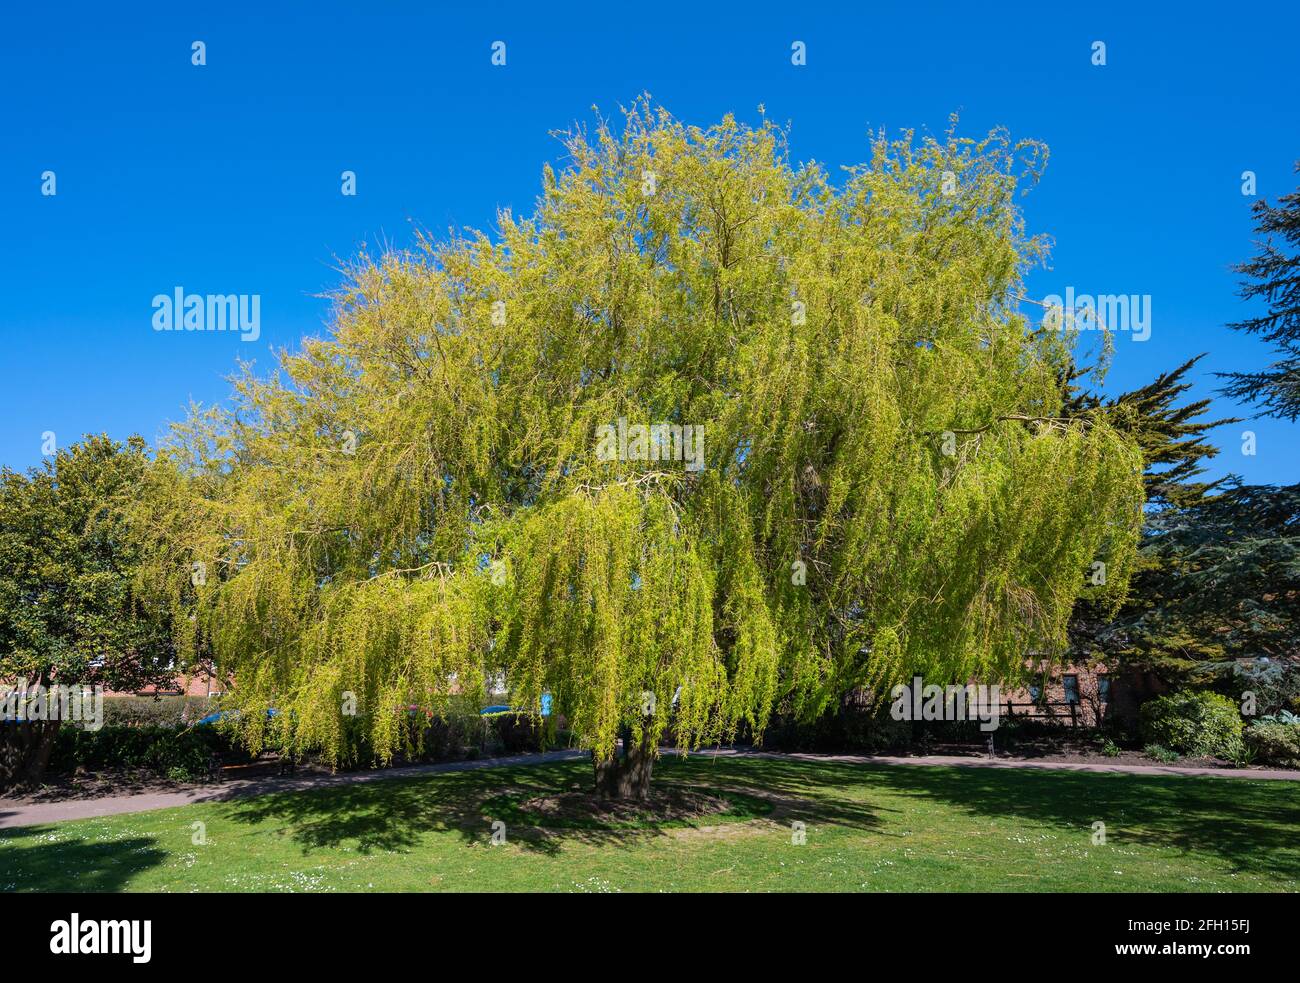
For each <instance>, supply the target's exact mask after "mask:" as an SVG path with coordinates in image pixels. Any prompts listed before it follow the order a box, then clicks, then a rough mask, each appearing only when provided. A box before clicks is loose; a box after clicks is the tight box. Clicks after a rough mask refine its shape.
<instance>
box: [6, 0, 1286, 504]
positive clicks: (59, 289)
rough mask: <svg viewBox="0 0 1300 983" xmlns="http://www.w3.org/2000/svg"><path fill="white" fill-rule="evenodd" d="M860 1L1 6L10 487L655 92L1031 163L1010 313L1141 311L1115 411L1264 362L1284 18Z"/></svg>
mask: <svg viewBox="0 0 1300 983" xmlns="http://www.w3.org/2000/svg"><path fill="white" fill-rule="evenodd" d="M469 6H470V5H459V7H460V8H464V7H469ZM824 6H825V7H827V8H829V7H830V5H824ZM853 6H854V9H853V11H852V12H847V11H833V10H830V9H826V10H823V9H821V7H822V5H817V4H811V3H792V4H781V5H771V6H764V5H761V4H757V5H756V4H744V5H736V6H735V7H734V8H731V9H714V5H711V4H703V3H694V4H673V3H653V4H641V3H628V4H621V5H620V4H600V5H590V6H587V5H584V6H580V7H573V8H566V7H564V6H562V5H534V4H528V5H509V4H485V5H476V6H475V9H474V10H473V11H466V10H465V9H454V10H452V9H448V10H440V9H437V8H436V7H435V6H434V5H431V4H427V3H419V4H417V3H393V2H371V3H366V4H360V3H354V4H341V3H331V2H314V3H311V4H306V3H282V4H270V3H259V4H241V3H222V4H206V3H186V4H174V3H172V4H158V5H152V4H127V5H105V4H102V3H95V4H89V3H87V4H63V3H50V4H45V5H41V6H39V7H37V6H35V5H23V6H22V7H21V8H18V7H16V6H15V7H14V8H12V9H10V10H8V11H6V15H5V25H4V28H5V29H4V31H3V36H2V37H0V56H2V57H0V92H3V93H4V95H3V97H2V99H3V101H2V102H0V147H3V153H0V216H3V233H4V234H3V235H0V286H3V288H4V289H3V302H2V303H0V338H2V339H3V342H4V345H3V349H2V350H3V352H4V359H3V363H0V420H2V421H3V424H2V425H0V464H4V465H7V466H9V467H13V468H26V467H29V466H31V465H33V464H36V463H37V462H38V461H39V460H40V457H41V443H42V434H43V433H44V432H45V431H53V432H54V433H55V434H56V435H57V440H58V442H59V443H60V444H61V445H62V444H66V443H68V442H71V441H72V440H75V439H76V438H77V437H78V436H80V435H81V434H82V433H85V432H100V431H105V432H107V433H109V434H111V435H113V436H116V437H125V436H126V435H128V434H130V433H133V432H138V433H141V434H143V435H144V436H145V437H146V438H147V439H148V440H150V441H151V442H152V441H153V440H154V439H156V437H157V436H158V434H159V433H160V432H161V431H162V430H163V428H164V427H165V425H166V423H167V421H169V420H174V419H177V418H179V417H180V416H181V415H183V413H184V408H185V406H186V405H187V404H188V403H189V401H190V400H191V399H194V400H199V401H204V402H210V401H214V400H219V399H221V398H223V397H224V396H225V394H226V393H227V391H228V388H227V384H226V382H225V381H224V377H225V376H226V375H227V374H228V373H229V372H230V371H231V370H232V369H233V367H234V365H235V360H236V359H237V358H246V359H247V358H253V359H255V360H256V361H257V363H258V365H259V366H261V367H264V368H268V369H269V367H270V365H271V353H272V350H273V349H278V348H281V347H284V346H295V345H296V344H297V342H298V341H299V339H300V338H302V337H303V336H304V335H308V334H316V333H320V332H321V331H322V330H323V327H324V320H325V315H326V313H327V304H326V302H325V301H323V300H321V299H319V298H318V296H317V295H318V294H320V293H321V292H322V291H325V290H328V289H330V288H332V287H333V286H336V285H337V283H338V277H337V274H336V273H335V272H334V270H333V268H332V267H333V263H334V259H335V257H346V256H349V255H351V254H353V253H355V252H356V250H357V248H358V246H359V245H360V244H361V243H362V242H364V241H368V242H370V243H375V242H376V241H380V240H382V239H384V238H387V239H388V240H390V241H392V242H393V243H395V244H397V245H406V244H409V243H410V241H411V238H412V229H413V228H414V227H415V226H422V227H425V228H428V229H431V230H435V231H440V230H444V229H447V228H449V227H453V226H454V227H462V226H474V227H490V226H491V224H492V221H493V216H494V215H495V212H496V209H497V208H498V207H506V206H508V207H512V208H514V209H515V210H516V211H520V212H525V211H528V210H529V209H530V208H531V206H532V203H533V201H534V198H535V196H536V193H537V189H538V188H539V186H540V174H541V166H542V163H543V161H545V160H555V159H557V158H558V156H559V146H558V144H557V143H556V141H555V140H554V138H552V137H551V136H550V135H549V133H550V131H551V130H554V129H558V128H564V127H566V126H567V125H569V124H570V123H571V122H573V121H575V120H590V118H591V107H592V106H593V105H595V106H599V107H600V108H601V109H602V110H603V111H605V112H606V113H607V114H612V113H614V112H615V111H616V110H617V108H618V106H619V105H620V104H621V103H627V102H629V101H631V100H632V99H633V98H634V97H636V96H637V95H638V94H639V93H641V92H643V91H648V92H649V93H650V94H651V95H652V96H653V97H654V99H655V100H656V101H657V102H660V103H662V104H663V105H665V106H666V107H667V108H668V109H669V110H670V111H671V112H673V113H674V114H675V115H676V116H678V117H679V118H681V119H684V120H686V121H689V122H692V123H700V124H707V123H710V122H714V121H716V120H717V119H719V118H720V117H721V116H722V115H723V114H724V113H726V112H735V113H736V114H737V115H738V116H740V117H742V118H746V119H750V120H755V119H757V113H756V109H757V107H758V105H759V104H760V103H761V104H763V105H765V107H766V109H767V114H768V116H769V117H770V118H772V119H774V120H777V121H782V122H784V121H789V123H790V124H791V148H792V152H793V154H794V156H795V157H796V159H798V160H808V159H816V160H819V161H821V162H823V163H824V164H826V165H828V166H829V167H831V168H838V167H839V166H840V165H846V164H852V163H856V162H858V161H860V160H862V159H864V158H865V157H866V155H867V149H866V148H867V135H868V133H869V132H870V131H871V130H873V129H876V128H879V127H885V128H887V129H889V130H890V131H891V132H895V131H898V130H900V129H903V128H909V127H911V128H916V129H918V130H920V129H923V128H928V129H929V130H931V131H933V132H936V133H938V132H942V131H943V129H944V128H945V126H946V122H947V117H948V115H949V113H951V112H953V111H959V112H960V113H961V116H962V132H963V133H965V134H968V135H979V134H982V133H983V132H985V131H986V130H987V129H988V128H989V127H991V126H994V125H999V124H1001V125H1005V126H1007V127H1008V128H1009V129H1010V130H1011V132H1012V134H1013V135H1014V136H1017V137H1034V138H1038V139H1041V140H1044V141H1046V142H1047V143H1048V144H1049V145H1050V147H1051V163H1050V165H1049V167H1048V170H1047V174H1046V176H1045V179H1044V181H1043V183H1042V184H1041V185H1040V186H1039V187H1038V188H1037V189H1036V190H1035V191H1034V192H1033V193H1032V194H1031V195H1030V196H1029V197H1028V198H1027V199H1026V200H1025V205H1026V215H1027V221H1028V226H1029V229H1030V230H1031V231H1035V232H1046V233H1049V234H1051V235H1052V236H1053V237H1054V239H1055V242H1056V245H1055V248H1054V251H1053V258H1052V268H1051V269H1050V270H1044V271H1038V272H1036V273H1035V274H1034V275H1033V277H1032V279H1031V281H1030V289H1031V293H1033V294H1034V295H1036V296H1043V295H1046V294H1051V293H1064V291H1065V288H1066V287H1067V286H1073V287H1074V288H1075V290H1076V291H1078V292H1079V293H1126V294H1139V295H1150V297H1151V306H1152V331H1151V337H1150V339H1149V340H1147V341H1145V342H1135V341H1132V340H1130V339H1129V338H1128V337H1120V338H1119V339H1118V341H1117V345H1118V351H1117V355H1116V359H1115V364H1114V366H1113V368H1112V370H1111V373H1110V376H1109V379H1108V382H1107V384H1108V388H1111V389H1118V388H1130V387H1133V386H1136V385H1141V384H1142V383H1144V382H1146V381H1148V380H1149V379H1150V378H1152V377H1153V376H1154V375H1155V374H1156V373H1158V372H1159V371H1161V370H1164V369H1167V368H1171V367H1173V366H1175V365H1177V364H1178V363H1179V362H1180V361H1182V360H1183V359H1184V358H1186V357H1188V356H1190V355H1193V354H1196V353H1198V352H1201V351H1208V352H1210V355H1209V357H1208V358H1207V359H1205V361H1204V362H1203V363H1202V368H1203V371H1202V372H1201V373H1200V375H1199V376H1198V384H1197V390H1196V391H1197V393H1198V394H1199V395H1211V394H1212V393H1213V390H1214V389H1215V387H1216V385H1217V384H1218V383H1217V381H1216V380H1215V379H1214V378H1213V377H1212V375H1211V373H1212V372H1213V371H1214V370H1216V369H1217V370H1232V369H1237V370H1241V369H1251V368H1258V367H1260V366H1263V365H1264V364H1266V363H1267V361H1268V360H1269V358H1270V352H1269V350H1268V348H1267V347H1266V346H1265V345H1262V344H1261V343H1259V342H1258V341H1256V340H1254V339H1251V338H1248V337H1244V336H1241V335H1239V334H1238V333H1236V332H1232V331H1229V330H1227V329H1226V328H1225V327H1224V325H1225V323H1227V322H1229V321H1232V320H1236V319H1238V318H1240V317H1242V316H1243V315H1244V314H1246V313H1248V312H1249V311H1250V308H1249V307H1247V306H1246V305H1245V304H1244V303H1243V302H1242V301H1240V300H1239V299H1238V298H1237V297H1236V293H1235V291H1236V277H1235V275H1234V274H1233V273H1232V272H1231V271H1230V269H1229V266H1230V264H1232V263H1233V262H1236V261H1239V260H1242V259H1245V258H1247V256H1248V255H1249V254H1250V253H1251V251H1252V248H1251V235H1252V234H1251V221H1250V214H1249V206H1250V204H1251V202H1252V201H1253V200H1254V199H1252V198H1249V197H1245V196H1243V195H1242V193H1241V183H1242V181H1241V174H1242V172H1243V171H1246V170H1250V171H1254V172H1255V174H1256V175H1257V182H1258V191H1259V194H1260V195H1263V196H1267V197H1269V198H1270V199H1271V198H1275V197H1276V196H1277V195H1278V194H1282V193H1285V192H1287V191H1289V190H1293V189H1294V188H1295V186H1296V183H1297V177H1296V175H1295V174H1294V173H1293V171H1292V164H1293V161H1294V160H1295V159H1296V158H1300V99H1297V95H1300V91H1298V89H1300V86H1298V85H1297V77H1300V71H1298V68H1300V66H1298V65H1297V60H1298V59H1297V55H1296V53H1295V47H1294V46H1295V39H1296V37H1297V36H1300V13H1297V10H1298V9H1300V8H1297V7H1296V6H1295V5H1294V4H1289V5H1288V4H1282V3H1277V4H1272V3H1256V4H1249V5H1234V6H1227V7H1225V8H1224V10H1223V11H1222V12H1218V13H1211V12H1209V11H1201V10H1195V9H1191V8H1189V7H1187V6H1183V5H1179V6H1178V7H1172V6H1171V7H1170V8H1169V10H1168V11H1166V12H1160V11H1152V12H1147V11H1144V10H1143V9H1142V8H1141V5H1138V4H1132V3H1127V4H1113V5H1112V4H1093V3H1090V4H1087V5H1079V6H1080V7H1081V8H1083V9H1081V10H1080V11H1079V12H1067V11H1059V10H1055V9H1052V5H1043V4H1034V5H1032V6H1031V5H1023V7H1022V8H1021V9H1019V10H1018V11H1017V10H1016V9H1015V5H1008V4H999V5H996V7H989V6H987V5H974V4H962V5H960V6H958V5H927V4H922V3H917V2H912V3H905V4H888V5H881V4H871V5H866V4H862V5H853ZM1193 6H1194V7H1195V6H1200V5H1193ZM1288 8H1289V9H1288ZM195 40H201V41H203V42H204V43H205V44H206V46H207V64H206V65H205V66H203V67H195V66H193V65H191V43H192V42H193V41H195ZM497 40H501V41H504V42H506V45H507V48H506V51H507V64H506V66H505V67H494V66H493V65H492V64H491V62H490V58H491V45H492V43H493V42H494V41H497ZM796 40H799V41H803V42H805V44H806V46H807V65H806V66H804V67H795V66H793V65H791V60H790V46H791V43H792V42H793V41H796ZM1094 41H1103V42H1105V44H1106V62H1107V64H1106V65H1105V66H1104V67H1096V66H1094V65H1092V64H1091V55H1092V44H1093V42H1094ZM47 170H51V171H54V172H55V174H56V180H57V192H58V193H57V195H55V196H53V197H46V196H43V195H42V194H41V175H42V172H44V171H47ZM344 170H352V171H354V172H356V175H357V191H358V193H357V195H356V196H355V197H344V196H343V195H341V194H340V174H341V172H342V171H344ZM177 285H180V286H183V287H185V288H186V290H188V291H193V292H196V293H243V294H259V295H260V296H261V324H262V330H261V337H260V338H259V339H258V340H257V341H256V342H243V341H240V339H239V336H238V335H237V334H234V333H221V332H212V333H194V334H191V333H179V334H167V333H160V332H155V331H154V330H153V329H152V327H151V318H152V316H153V310H152V308H151V301H152V298H153V297H154V295H156V294H159V293H170V292H171V290H172V289H173V287H175V286H177ZM1216 408H1217V409H1218V411H1219V413H1220V414H1221V415H1230V414H1233V413H1236V414H1237V415H1248V414H1249V412H1250V411H1249V409H1248V408H1242V407H1238V406H1234V405H1232V404H1229V403H1227V402H1225V401H1223V400H1216ZM1246 429H1249V430H1253V431H1254V432H1255V434H1256V446H1257V452H1256V454H1255V455H1253V456H1249V455H1245V454H1243V453H1242V438H1241V432H1242V431H1243V430H1246ZM1296 437H1297V429H1296V427H1295V426H1294V425H1291V424H1287V423H1282V422H1277V421H1265V420H1257V421H1251V422H1248V423H1243V424H1238V425H1235V426H1232V427H1225V428H1223V429H1221V430H1219V431H1217V432H1216V434H1215V439H1216V441H1217V442H1218V443H1219V444H1220V446H1221V447H1222V448H1223V453H1222V454H1221V456H1220V457H1219V458H1218V459H1217V461H1216V462H1214V463H1213V465H1212V469H1213V473H1215V474H1222V473H1225V472H1228V471H1231V472H1235V473H1237V474H1240V475H1242V476H1243V477H1244V478H1245V479H1246V480H1248V481H1256V482H1288V483H1289V482H1295V481H1297V480H1300V455H1298V454H1297V451H1296Z"/></svg>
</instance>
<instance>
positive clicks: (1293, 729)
mask: <svg viewBox="0 0 1300 983" xmlns="http://www.w3.org/2000/svg"><path fill="white" fill-rule="evenodd" d="M1243 736H1244V738H1245V741H1246V747H1248V748H1250V749H1251V750H1252V751H1254V752H1255V755H1256V757H1257V759H1258V760H1259V761H1261V762H1263V763H1265V764H1270V765H1280V766H1282V767H1283V768H1300V724H1263V723H1255V724H1251V725H1250V726H1249V727H1247V728H1246V732H1245V734H1244V735H1243Z"/></svg>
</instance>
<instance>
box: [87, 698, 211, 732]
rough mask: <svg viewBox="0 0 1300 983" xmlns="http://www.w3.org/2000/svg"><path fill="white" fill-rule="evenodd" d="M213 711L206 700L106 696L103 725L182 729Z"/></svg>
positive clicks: (208, 700)
mask: <svg viewBox="0 0 1300 983" xmlns="http://www.w3.org/2000/svg"><path fill="white" fill-rule="evenodd" d="M214 709H216V707H215V701H214V700H210V699H208V698H207V697H206V696H108V697H105V698H104V724H105V725H106V726H114V727H116V726H121V727H184V726H186V725H188V724H192V723H194V722H195V721H196V720H202V719H203V718H204V717H206V716H207V715H208V714H209V713H211V712H212V711H213V710H214Z"/></svg>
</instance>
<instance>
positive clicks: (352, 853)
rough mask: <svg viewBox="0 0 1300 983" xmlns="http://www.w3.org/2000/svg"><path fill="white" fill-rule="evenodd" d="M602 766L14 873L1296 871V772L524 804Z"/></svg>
mask: <svg viewBox="0 0 1300 983" xmlns="http://www.w3.org/2000/svg"><path fill="white" fill-rule="evenodd" d="M589 781H590V767H589V766H588V765H585V764H583V763H578V762H574V763H564V764H556V765H539V766H526V767H515V768H491V769H484V770H480V771H466V772H450V773H443V774H436V775H429V776H426V777H423V778H408V779H395V780H391V781H377V782H370V783H363V784H358V785H354V786H347V787H342V788H339V787H336V788H328V789H319V790H315V791H310V792H299V793H285V794H279V795H272V796H264V797H261V798H256V799H244V800H237V801H232V802H225V803H208V804H201V805H194V806H187V807H184V808H180V809H166V810H160V811H156V812H145V813H135V814H131V815H125V816H114V817H109V818H105V819H91V820H79V821H74V822H67V823H59V824H54V825H48V826H40V827H27V828H19V829H12V830H0V890H6V891H15V890H17V891H32V890H62V891H121V890H141V891H368V890H401V891H476V890H530V891H683V890H685V891H690V890H721V891H746V890H754V891H778V890H798V891H863V890H865V891H954V890H955V891H993V890H1013V891H1081V890H1101V891H1294V890H1296V889H1297V888H1298V887H1300V784H1298V783H1292V782H1265V781H1244V780H1230V779H1216V778H1191V777H1176V776H1171V777H1145V776H1136V775H1125V774H1089V773H1081V772H1069V771H1044V770H1037V769H1024V770H1019V771H1012V770H1010V769H985V768H929V767H898V766H892V767H891V766H885V765H881V766H860V765H847V764H834V763H808V762H803V761H797V760H768V759H760V758H748V759H746V758H741V759H737V758H709V757H708V756H707V755H706V756H697V757H692V758H690V759H689V760H687V761H680V760H674V759H664V760H662V761H661V762H660V763H659V765H658V766H657V769H656V776H655V781H656V783H659V784H660V785H662V786H667V785H669V784H670V783H671V784H673V785H677V786H682V787H684V786H701V787H704V788H705V789H706V790H707V791H709V792H711V793H715V794H717V793H720V794H721V795H723V796H724V797H725V798H726V799H727V801H728V803H729V806H728V807H727V808H726V809H725V810H724V811H722V812H721V813H719V814H718V815H715V816H713V817H711V818H709V819H707V820H702V821H701V820H683V819H678V820H675V821H671V822H650V821H646V820H644V819H641V820H638V819H636V818H635V817H633V818H631V819H628V818H625V819H623V820H621V821H619V822H617V823H607V822H601V821H591V820H584V819H568V820H550V819H547V818H545V817H543V816H540V815H539V814H538V813H537V812H536V807H535V806H533V805H529V804H528V803H530V801H531V800H533V799H534V798H535V797H537V796H542V795H546V794H548V793H554V792H556V791H560V790H566V789H581V788H586V787H587V785H588V783H589ZM494 820H500V821H501V822H504V823H505V835H506V842H505V843H503V844H499V845H493V844H492V843H491V839H492V822H493V821H494ZM1098 821H1100V822H1104V823H1105V824H1106V843H1105V845H1094V843H1093V835H1094V834H1093V829H1092V825H1093V823H1094V822H1098ZM199 822H201V823H203V824H204V830H203V831H204V833H205V835H206V839H207V842H206V844H205V845H195V844H194V843H193V842H192V839H193V837H195V835H196V832H195V826H194V824H195V823H199ZM796 822H799V823H803V824H804V826H805V836H806V841H805V842H804V843H802V844H796V843H794V842H792V841H793V839H795V837H794V835H793V833H792V829H793V828H794V827H793V824H794V823H796ZM539 823H542V824H544V825H543V826H540V827H539V825H538V824H539Z"/></svg>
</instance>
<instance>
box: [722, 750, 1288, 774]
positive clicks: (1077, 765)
mask: <svg viewBox="0 0 1300 983" xmlns="http://www.w3.org/2000/svg"><path fill="white" fill-rule="evenodd" d="M699 753H700V754H702V755H709V754H714V753H717V754H721V755H739V756H749V757H760V758H778V759H785V758H798V759H799V760H800V761H832V762H839V763H843V764H855V765H882V764H883V765H931V766H934V765H940V766H944V767H954V766H955V767H959V768H1046V769H1049V770H1053V771H1094V772H1120V773H1123V774H1129V775H1208V776H1210V777H1212V778H1248V779H1254V780H1255V781H1260V780H1263V781H1283V782H1297V781H1300V771H1285V770H1280V769H1275V770H1270V769H1267V768H1174V767H1171V766H1169V765H1124V764H1107V763H1106V762H1101V761H1098V762H1096V763H1092V762H1081V761H1080V762H1070V761H1030V760H1026V759H1024V758H996V759H993V760H990V759H988V758H972V757H964V756H960V755H950V754H930V755H921V756H917V757H910V756H909V757H897V756H893V755H887V754H870V755H869V754H798V753H794V754H776V753H772V752H768V751H733V750H730V749H723V750H720V751H717V752H713V751H701V752H699Z"/></svg>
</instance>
